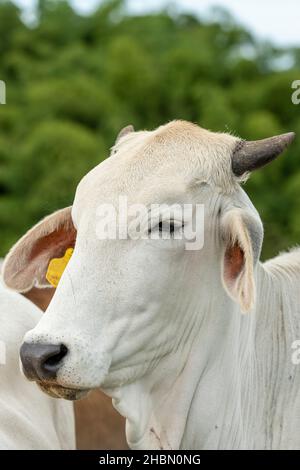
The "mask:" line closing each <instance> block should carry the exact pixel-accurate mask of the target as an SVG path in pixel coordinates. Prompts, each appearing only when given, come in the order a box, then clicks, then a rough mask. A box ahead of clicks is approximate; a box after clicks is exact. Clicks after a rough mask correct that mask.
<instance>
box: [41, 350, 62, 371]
mask: <svg viewBox="0 0 300 470" xmlns="http://www.w3.org/2000/svg"><path fill="white" fill-rule="evenodd" d="M58 348H59V351H58V352H55V353H54V354H51V355H50V356H48V357H47V358H45V360H44V361H43V363H42V368H43V369H44V370H47V371H55V372H56V371H57V370H58V366H59V365H60V362H61V361H62V359H63V358H64V357H65V356H66V355H67V352H68V348H67V347H66V346H65V345H64V344H60V345H59V346H58Z"/></svg>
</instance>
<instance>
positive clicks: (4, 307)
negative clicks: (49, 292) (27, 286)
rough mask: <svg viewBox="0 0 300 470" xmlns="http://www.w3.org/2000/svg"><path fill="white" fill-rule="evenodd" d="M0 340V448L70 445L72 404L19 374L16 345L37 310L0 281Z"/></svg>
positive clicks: (72, 443)
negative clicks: (0, 358) (0, 357)
mask: <svg viewBox="0 0 300 470" xmlns="http://www.w3.org/2000/svg"><path fill="white" fill-rule="evenodd" d="M0 312H1V313H0V340H1V341H2V342H4V343H5V345H6V364H0V449H2V450H4V449H23V450H38V449H74V448H75V430H74V416H73V407H72V405H71V404H70V403H67V402H63V401H62V400H60V401H58V400H54V399H52V398H49V397H47V396H46V395H45V394H44V393H43V392H42V391H41V390H39V388H38V387H37V385H36V384H35V383H30V382H28V381H27V380H26V379H25V377H24V376H23V375H22V374H21V371H20V366H19V348H20V346H21V344H22V339H23V336H24V334H25V333H26V331H27V330H29V329H32V328H33V327H34V326H35V325H36V323H37V322H38V320H40V318H41V311H40V310H39V309H38V308H37V307H35V306H34V305H33V304H32V303H31V302H30V301H29V300H27V299H25V298H24V297H22V296H21V295H20V294H16V293H15V292H11V291H9V290H7V289H6V288H5V287H3V285H2V284H1V282H0Z"/></svg>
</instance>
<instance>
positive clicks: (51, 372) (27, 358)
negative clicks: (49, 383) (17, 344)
mask: <svg viewBox="0 0 300 470" xmlns="http://www.w3.org/2000/svg"><path fill="white" fill-rule="evenodd" d="M67 353H68V348H67V347H66V346H65V345H64V344H42V343H23V345H22V346H21V350H20V357H21V361H22V365H23V371H24V373H25V375H26V377H27V378H28V379H30V380H50V379H55V378H56V375H57V372H58V370H59V369H60V367H61V366H62V360H63V358H64V357H65V356H66V355H67Z"/></svg>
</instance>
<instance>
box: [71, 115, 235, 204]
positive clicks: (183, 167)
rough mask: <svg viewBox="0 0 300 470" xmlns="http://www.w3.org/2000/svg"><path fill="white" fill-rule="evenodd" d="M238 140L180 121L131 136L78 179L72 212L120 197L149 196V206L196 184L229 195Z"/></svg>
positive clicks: (183, 191)
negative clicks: (233, 158) (232, 161)
mask: <svg viewBox="0 0 300 470" xmlns="http://www.w3.org/2000/svg"><path fill="white" fill-rule="evenodd" d="M237 141H238V139H237V138H236V137H233V136H231V135H228V134H218V133H213V132H209V131H207V130H205V129H202V128H201V127H199V126H197V125H195V124H191V123H188V122H185V121H174V122H171V123H169V124H167V125H165V126H161V127H159V128H158V129H156V130H154V131H150V132H149V131H141V132H133V133H130V134H128V135H126V136H125V137H123V138H122V139H121V140H120V141H119V142H118V143H117V144H116V145H115V147H114V148H113V154H112V156H111V157H110V158H108V159H107V160H105V161H104V162H103V163H101V164H100V165H98V166H97V167H95V168H94V169H93V170H92V171H90V172H89V173H88V174H87V175H86V176H85V177H84V178H83V179H82V181H81V182H80V184H79V185H78V188H77V192H76V197H75V201H74V211H75V212H77V211H80V208H81V207H84V208H86V207H87V205H88V206H89V207H93V206H94V204H98V203H99V202H109V203H114V202H115V201H116V199H117V198H118V196H119V195H126V196H127V197H128V199H129V200H132V202H141V203H146V202H147V199H148V198H149V197H152V199H153V202H163V200H164V199H172V198H174V199H176V198H177V196H179V195H181V194H182V195H183V194H184V193H185V191H186V190H187V188H188V187H190V186H191V184H192V183H195V182H199V183H201V182H206V183H210V184H212V185H215V186H217V187H220V188H223V189H224V190H227V191H228V190H230V188H232V187H233V185H234V184H235V180H234V178H233V175H232V171H231V155H232V152H233V150H234V147H235V145H236V142H237ZM136 199H139V200H138V201H137V200H136Z"/></svg>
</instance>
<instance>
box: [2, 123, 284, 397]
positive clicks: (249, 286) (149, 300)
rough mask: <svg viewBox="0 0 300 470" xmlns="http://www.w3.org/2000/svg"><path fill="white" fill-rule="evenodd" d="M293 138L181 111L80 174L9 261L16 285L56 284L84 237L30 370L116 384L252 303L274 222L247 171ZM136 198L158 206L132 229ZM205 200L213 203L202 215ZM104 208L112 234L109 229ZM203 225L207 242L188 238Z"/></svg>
mask: <svg viewBox="0 0 300 470" xmlns="http://www.w3.org/2000/svg"><path fill="white" fill-rule="evenodd" d="M292 139H293V134H286V135H283V136H279V137H275V138H271V139H267V140H266V141H260V142H254V143H253V142H252V143H249V142H244V141H241V140H240V139H238V138H237V137H234V136H232V135H227V134H218V133H212V132H209V131H207V130H204V129H202V128H200V127H198V126H196V125H194V124H191V123H188V122H182V121H175V122H171V123H169V124H167V125H165V126H162V127H159V128H158V129H156V130H155V131H152V132H147V131H142V132H134V131H133V128H131V127H128V128H126V130H125V132H122V133H121V134H120V135H119V137H118V139H117V142H116V145H115V146H114V148H113V151H112V154H111V156H110V158H108V159H107V160H105V161H104V162H103V163H101V164H100V165H99V166H97V167H96V168H94V169H93V170H92V171H91V172H90V173H88V174H87V175H86V176H85V177H84V178H83V180H82V181H81V182H80V184H79V185H78V188H77V191H76V196H75V200H74V203H73V206H72V208H67V209H63V210H60V211H58V212H56V213H54V214H52V215H51V216H49V217H47V218H46V219H44V220H43V221H42V222H40V223H39V224H38V225H37V226H35V227H34V228H33V229H31V230H30V231H29V232H28V233H27V234H26V235H25V236H24V237H23V238H22V239H21V240H20V241H19V242H18V243H17V244H16V245H15V246H14V247H13V248H12V250H11V252H10V254H9V255H8V256H7V259H6V261H5V265H4V269H3V276H4V281H5V282H6V284H7V285H8V286H9V287H11V288H13V289H16V290H18V291H21V292H26V291H28V290H29V289H31V288H32V287H33V286H37V287H45V286H47V285H48V286H49V283H48V281H47V270H48V266H49V263H50V261H51V260H52V259H53V258H60V257H62V256H63V255H64V253H65V251H66V250H67V249H68V248H74V252H73V255H72V257H71V259H70V261H69V263H68V264H67V267H66V269H65V271H64V272H63V275H62V277H61V279H60V282H59V285H58V288H57V290H56V293H55V295H54V297H53V300H52V302H51V303H50V305H49V307H48V309H47V311H46V313H45V315H44V316H43V318H42V319H41V321H40V322H39V324H38V325H37V326H36V327H35V328H34V329H33V330H31V331H29V332H28V333H27V334H26V336H25V339H24V344H23V346H22V349H21V358H22V362H23V368H24V371H25V374H26V375H27V377H28V378H29V379H31V380H36V381H37V382H38V383H39V385H40V386H41V387H42V388H43V389H44V390H45V391H47V392H48V393H50V394H51V395H52V396H56V397H63V398H68V399H77V398H80V397H82V396H83V395H84V394H85V393H86V392H87V391H88V390H90V389H93V388H97V387H102V388H103V389H105V390H112V389H117V388H120V387H122V386H123V385H124V384H128V383H132V382H134V381H135V380H137V379H138V378H140V377H142V376H146V375H149V374H151V372H152V371H154V370H155V369H156V368H157V367H158V364H159V363H160V361H161V359H162V358H164V357H166V356H172V355H173V354H177V353H178V351H179V352H180V357H182V358H183V359H184V358H185V357H186V356H187V355H188V352H189V348H190V346H191V345H192V344H193V340H194V338H195V336H196V335H197V334H198V332H199V331H200V330H201V328H203V324H204V323H207V322H209V321H210V320H209V319H210V318H212V316H213V315H215V314H217V315H218V318H219V319H220V321H222V322H223V324H224V328H226V322H227V321H228V315H229V314H230V312H235V311H236V312H239V311H240V312H247V311H251V309H252V308H253V306H254V305H255V270H256V266H257V263H258V260H259V255H260V251H261V244H262V239H263V229H262V224H261V220H260V217H259V215H258V213H257V211H256V210H255V208H254V207H253V205H252V204H251V202H250V200H249V199H248V197H247V196H246V194H245V193H244V191H243V190H242V189H241V187H240V182H241V181H243V180H245V178H246V177H247V176H248V174H249V172H250V171H252V170H254V169H256V168H258V167H260V166H262V165H264V164H266V163H268V162H269V161H270V160H271V159H273V158H274V157H276V156H277V155H279V153H281V152H282V150H283V149H284V148H285V147H286V146H287V145H288V143H289V142H291V141H292ZM120 196H122V197H123V198H126V203H127V212H122V209H120ZM136 204H139V205H140V206H139V207H140V208H141V205H142V207H146V209H147V211H146V212H144V213H143V218H140V219H139V224H138V225H139V230H133V231H134V236H129V232H130V230H131V231H132V229H133V228H135V229H136V228H137V224H136V223H135V221H134V218H132V220H129V219H130V215H129V213H130V210H129V209H128V208H130V207H132V206H133V205H136ZM152 204H156V206H155V207H156V209H155V211H152V210H149V208H150V207H151V205H152ZM166 205H167V207H168V208H170V207H171V208H172V210H171V212H170V211H169V212H168V210H166ZM184 205H186V206H187V207H192V210H188V211H187V212H182V211H180V208H182V207H183V206H184ZM196 206H197V207H198V206H199V207H202V208H204V217H202V218H201V217H200V224H199V223H197V220H196V218H197V210H195V208H196ZM110 207H113V208H114V210H112V212H109V211H108V209H109V208H110ZM122 207H123V206H122ZM134 207H135V208H136V209H139V207H137V206H134ZM103 208H105V211H103ZM170 213H171V215H170ZM124 214H125V215H124ZM145 214H146V216H145ZM131 215H132V214H131ZM202 215H203V214H202ZM104 219H105V223H106V225H107V226H109V227H110V228H109V229H108V231H107V232H106V233H109V234H110V236H107V237H103V236H100V235H99V232H101V233H102V232H103V231H102V229H100V230H99V224H100V225H101V223H103V220H104ZM192 226H194V227H195V230H194V232H193V231H191V230H190V232H189V233H194V235H195V237H196V238H197V233H198V231H201V232H202V235H201V236H200V237H199V239H201V240H202V239H203V240H204V244H203V243H202V244H201V243H200V245H198V246H197V244H196V245H193V244H192V243H191V240H190V238H189V239H188V236H187V231H186V230H185V229H187V228H188V227H190V228H191V227H192ZM101 227H102V226H101ZM102 228H103V227H102ZM111 229H112V230H111ZM120 232H121V233H122V235H121V236H120ZM116 233H117V234H118V235H117V236H112V235H113V234H116ZM201 237H202V238H201ZM188 242H189V243H190V245H188ZM194 247H196V248H195V249H194ZM228 312H229V313H228ZM236 312H235V314H236Z"/></svg>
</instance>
